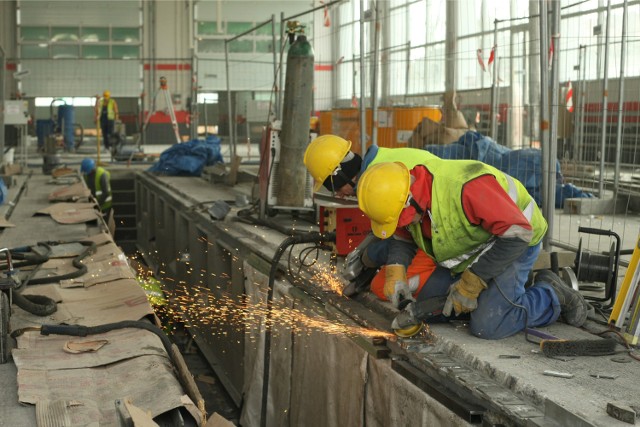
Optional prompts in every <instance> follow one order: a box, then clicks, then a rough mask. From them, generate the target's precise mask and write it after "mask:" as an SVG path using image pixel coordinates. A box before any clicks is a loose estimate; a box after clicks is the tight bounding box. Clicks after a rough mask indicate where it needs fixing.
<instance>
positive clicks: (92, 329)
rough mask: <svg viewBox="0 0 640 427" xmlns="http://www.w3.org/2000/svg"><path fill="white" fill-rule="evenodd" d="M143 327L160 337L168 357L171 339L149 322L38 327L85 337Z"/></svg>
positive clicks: (56, 332)
mask: <svg viewBox="0 0 640 427" xmlns="http://www.w3.org/2000/svg"><path fill="white" fill-rule="evenodd" d="M125 328H134V329H145V330H147V331H150V332H153V333H154V334H156V335H157V336H158V338H160V341H162V345H163V346H164V349H165V350H166V352H167V354H168V355H169V357H172V354H173V351H172V349H171V341H170V340H169V337H167V336H166V335H165V333H164V332H163V331H162V329H160V328H158V327H157V326H156V325H153V324H151V323H149V322H144V321H141V320H123V321H121V322H115V323H105V324H104V325H98V326H83V325H42V327H41V329H40V334H41V335H69V336H72V337H86V336H87V335H96V334H104V333H105V332H109V331H113V330H115V329H125Z"/></svg>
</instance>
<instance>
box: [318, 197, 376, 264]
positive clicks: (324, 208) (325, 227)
mask: <svg viewBox="0 0 640 427" xmlns="http://www.w3.org/2000/svg"><path fill="white" fill-rule="evenodd" d="M316 205H318V207H319V211H318V213H319V216H320V217H319V220H318V222H319V224H320V233H328V232H332V231H335V233H336V242H335V244H334V248H333V251H334V253H335V254H336V255H338V256H346V255H347V254H348V253H349V252H351V251H352V250H354V249H355V248H356V247H357V246H358V245H359V244H360V242H362V240H364V238H365V237H366V236H367V234H369V231H371V221H370V220H369V218H367V216H366V215H365V214H364V213H363V212H362V211H361V210H360V208H358V204H357V203H356V202H348V201H342V200H340V201H335V202H334V201H326V200H321V199H319V198H318V197H316Z"/></svg>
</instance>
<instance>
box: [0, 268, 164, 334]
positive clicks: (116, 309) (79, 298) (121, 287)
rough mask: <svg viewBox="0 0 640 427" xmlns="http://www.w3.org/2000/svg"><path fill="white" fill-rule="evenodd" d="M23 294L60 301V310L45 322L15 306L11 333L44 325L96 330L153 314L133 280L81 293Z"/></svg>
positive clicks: (35, 289) (43, 289) (33, 290)
mask: <svg viewBox="0 0 640 427" xmlns="http://www.w3.org/2000/svg"><path fill="white" fill-rule="evenodd" d="M24 293H25V294H35V295H45V296H48V297H50V298H52V299H54V300H55V301H59V303H58V310H57V311H56V312H55V313H53V314H51V315H50V316H47V317H44V318H43V317H40V316H36V315H34V314H31V313H27V312H26V311H24V310H22V309H20V308H18V307H17V306H14V311H13V313H12V316H11V329H12V330H16V329H22V328H26V327H34V326H40V325H42V324H43V323H53V324H59V323H66V324H70V325H85V326H96V325H102V324H105V323H112V322H119V321H121V320H140V319H142V318H143V317H145V316H148V315H150V314H152V313H153V309H152V308H151V305H150V304H149V301H148V300H147V296H146V294H145V293H144V289H142V288H141V287H140V286H139V285H138V282H136V281H135V280H134V279H126V280H116V281H113V282H110V283H104V284H98V285H95V286H92V287H90V288H80V289H75V288H74V289H63V288H61V287H60V286H59V285H57V284H53V285H41V286H32V287H28V288H27V289H25V291H24Z"/></svg>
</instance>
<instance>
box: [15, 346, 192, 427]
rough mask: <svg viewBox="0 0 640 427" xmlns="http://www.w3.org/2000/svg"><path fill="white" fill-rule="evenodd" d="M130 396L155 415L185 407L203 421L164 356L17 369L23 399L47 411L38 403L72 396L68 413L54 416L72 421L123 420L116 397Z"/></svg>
mask: <svg viewBox="0 0 640 427" xmlns="http://www.w3.org/2000/svg"><path fill="white" fill-rule="evenodd" d="M127 398H128V399H130V400H131V402H132V403H133V404H134V405H135V406H137V407H138V408H140V409H142V410H143V411H145V412H149V413H150V414H151V416H152V417H156V416H158V415H160V414H163V413H165V412H167V411H170V410H171V409H174V408H182V407H184V408H185V409H186V410H187V411H189V413H190V414H191V415H192V416H193V417H194V420H196V422H197V424H198V425H201V423H202V422H203V420H201V419H200V415H199V412H198V410H197V408H196V406H195V405H194V404H193V402H192V401H191V399H189V398H188V397H187V396H186V395H185V394H184V391H183V390H182V387H181V386H180V383H179V382H178V380H177V379H176V377H175V376H174V374H173V368H172V365H171V363H170V362H169V360H168V359H167V358H166V357H164V356H157V355H143V356H139V357H135V358H133V359H128V360H124V361H121V362H117V363H113V364H110V365H105V366H100V367H97V368H80V369H55V370H36V369H26V368H23V369H20V370H19V371H18V399H19V400H20V402H23V403H31V404H35V405H36V412H37V413H38V412H39V413H43V412H44V410H43V409H41V408H38V406H39V405H42V406H44V407H45V408H46V409H49V410H50V409H51V402H56V401H67V402H70V403H72V404H70V405H67V406H66V407H65V408H64V409H63V410H64V411H65V412H66V413H64V414H50V416H54V417H55V416H60V417H62V416H63V415H66V416H72V418H71V419H73V420H74V423H73V425H87V426H88V425H119V420H118V415H117V413H116V406H115V401H116V400H117V399H127ZM60 406H62V405H60ZM52 425H53V424H52ZM55 425H63V424H55Z"/></svg>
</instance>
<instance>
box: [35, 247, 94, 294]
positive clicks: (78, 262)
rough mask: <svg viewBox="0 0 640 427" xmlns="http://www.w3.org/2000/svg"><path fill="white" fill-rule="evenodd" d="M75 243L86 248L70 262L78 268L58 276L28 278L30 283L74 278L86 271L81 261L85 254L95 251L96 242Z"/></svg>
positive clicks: (40, 283)
mask: <svg viewBox="0 0 640 427" xmlns="http://www.w3.org/2000/svg"><path fill="white" fill-rule="evenodd" d="M77 243H80V244H81V245H83V246H86V247H87V248H86V249H85V250H84V251H82V252H81V253H80V254H79V255H78V256H76V257H75V258H74V259H73V261H72V262H71V263H72V264H73V266H74V267H75V268H77V269H78V270H76V271H73V272H71V273H67V274H61V275H59V276H49V277H38V278H36V279H31V280H29V284H30V285H43V284H46V283H53V282H59V281H61V280H67V279H74V278H76V277H80V276H82V275H83V274H85V273H86V272H87V266H86V265H84V264H83V263H82V262H81V261H82V260H83V259H85V258H86V257H87V256H89V255H91V254H93V253H94V252H95V251H96V244H95V243H94V242H92V241H90V240H86V241H85V240H82V241H79V242H77Z"/></svg>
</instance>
